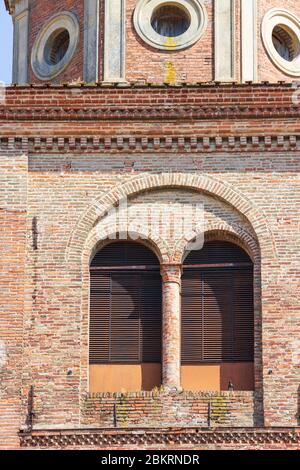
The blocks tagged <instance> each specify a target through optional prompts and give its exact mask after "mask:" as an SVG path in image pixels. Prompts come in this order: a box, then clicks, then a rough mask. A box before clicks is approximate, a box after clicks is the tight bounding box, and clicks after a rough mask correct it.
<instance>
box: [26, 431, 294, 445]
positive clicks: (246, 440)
mask: <svg viewBox="0 0 300 470" xmlns="http://www.w3.org/2000/svg"><path fill="white" fill-rule="evenodd" d="M19 437H20V444H21V447H23V448H30V447H31V448H36V447H40V448H66V447H71V448H72V447H81V446H82V447H90V446H93V447H99V448H101V447H102V448H113V447H118V446H122V448H124V446H127V447H130V446H141V445H147V446H151V445H154V446H155V445H165V446H168V445H170V446H172V447H173V448H174V447H175V446H182V445H193V446H197V445H199V446H203V445H222V444H223V445H226V444H227V445H233V446H235V447H236V446H237V445H244V446H247V447H252V446H253V447H256V446H258V447H263V446H269V445H284V446H287V447H288V446H298V445H300V428H227V429H226V428H224V429H222V430H220V429H211V428H210V429H201V428H200V429H199V428H184V429H182V428H181V429H176V428H173V429H160V430H157V429H145V428H144V429H134V430H133V429H122V430H120V429H118V430H107V429H102V430H101V429H99V430H98V429H81V430H80V429H77V430H64V429H59V430H55V431H47V430H45V431H33V432H31V433H26V432H21V433H20V434H19Z"/></svg>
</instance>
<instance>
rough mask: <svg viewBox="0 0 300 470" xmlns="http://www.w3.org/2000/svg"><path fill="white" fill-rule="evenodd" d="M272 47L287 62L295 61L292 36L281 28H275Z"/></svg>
mask: <svg viewBox="0 0 300 470" xmlns="http://www.w3.org/2000/svg"><path fill="white" fill-rule="evenodd" d="M272 41H273V45H274V47H275V49H276V51H277V52H278V54H279V55H280V56H281V57H282V58H283V59H284V60H287V61H288V62H292V61H293V60H294V59H295V55H296V54H295V47H294V41H293V38H292V36H291V35H290V34H289V33H288V31H286V30H285V29H284V28H282V27H281V26H276V27H275V28H274V30H273V34H272Z"/></svg>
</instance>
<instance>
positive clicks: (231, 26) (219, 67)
mask: <svg viewBox="0 0 300 470" xmlns="http://www.w3.org/2000/svg"><path fill="white" fill-rule="evenodd" d="M234 58H235V1H234V0H215V80H216V81H218V82H231V81H234V77H235V70H234V65H235V60H234Z"/></svg>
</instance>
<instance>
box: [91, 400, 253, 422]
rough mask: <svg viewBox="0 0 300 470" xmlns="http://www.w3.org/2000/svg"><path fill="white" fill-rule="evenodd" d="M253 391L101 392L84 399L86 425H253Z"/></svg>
mask: <svg viewBox="0 0 300 470" xmlns="http://www.w3.org/2000/svg"><path fill="white" fill-rule="evenodd" d="M254 403H255V401H254V399H253V393H252V392H234V393H230V392H223V393H221V394H215V393H211V394H209V393H207V394H205V393H181V394H174V393H171V394H168V395H165V396H164V395H162V394H161V393H159V392H153V393H150V392H148V393H146V392H144V393H143V394H141V393H140V394H134V393H132V394H128V395H125V394H123V395H122V394H121V393H120V394H114V395H109V394H103V395H101V394H97V395H92V396H87V397H85V398H84V399H83V401H82V424H83V425H85V426H89V427H96V428H114V427H120V428H131V427H133V428H143V427H145V428H155V426H157V422H158V421H160V426H161V427H162V428H164V427H165V428H167V427H181V426H183V427H185V426H187V427H197V426H198V427H204V428H205V427H230V426H236V427H253V426H255V424H256V417H255V410H254Z"/></svg>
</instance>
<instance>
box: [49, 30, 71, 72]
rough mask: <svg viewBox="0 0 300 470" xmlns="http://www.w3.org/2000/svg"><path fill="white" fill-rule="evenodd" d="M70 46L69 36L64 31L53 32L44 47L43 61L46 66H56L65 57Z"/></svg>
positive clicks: (67, 32)
mask: <svg viewBox="0 0 300 470" xmlns="http://www.w3.org/2000/svg"><path fill="white" fill-rule="evenodd" d="M69 46H70V34H69V31H67V30H66V29H60V30H57V31H54V33H52V34H51V36H50V37H49V39H48V41H47V43H46V47H45V61H46V62H47V64H48V65H57V64H58V63H59V62H60V61H61V60H62V59H63V58H64V57H65V55H66V53H67V51H68V49H69Z"/></svg>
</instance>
